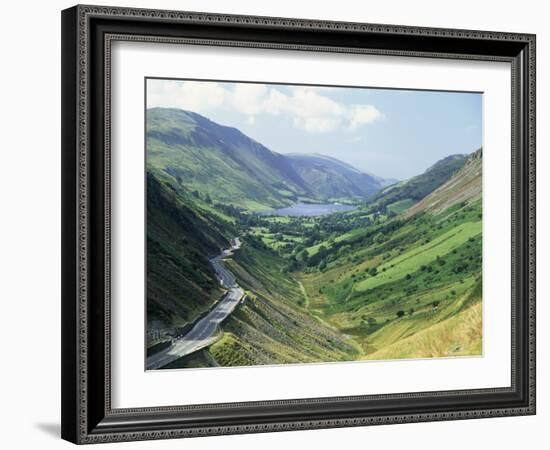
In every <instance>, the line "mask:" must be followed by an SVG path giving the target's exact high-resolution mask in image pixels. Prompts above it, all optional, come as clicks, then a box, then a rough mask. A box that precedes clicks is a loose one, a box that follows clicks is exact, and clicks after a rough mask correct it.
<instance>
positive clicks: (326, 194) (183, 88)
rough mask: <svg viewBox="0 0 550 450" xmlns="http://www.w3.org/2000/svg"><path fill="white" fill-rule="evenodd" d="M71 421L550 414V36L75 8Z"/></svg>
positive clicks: (67, 385)
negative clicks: (541, 53) (541, 234)
mask: <svg viewBox="0 0 550 450" xmlns="http://www.w3.org/2000/svg"><path fill="white" fill-rule="evenodd" d="M62 45H63V47H62V82H63V89H62V107H63V117H62V119H63V120H62V122H63V128H62V164H63V166H62V176H63V180H62V187H63V198H62V204H63V217H62V222H63V243H62V244H63V248H62V255H63V270H62V274H63V280H62V287H63V289H62V387H63V388H62V436H63V438H65V439H67V440H70V441H72V442H75V443H95V442H110V441H128V440H141V439H163V438H176V437H190V436H203V435H204V436H206V435H215V434H227V433H249V432H265V431H283V430H297V429H311V428H327V427H343V426H359V425H374V424H388V423H402V422H418V421H435V420H450V419H467V418H482V417H494V416H509V415H527V414H534V413H535V36H534V35H530V34H514V33H503V32H485V31H468V30H449V29H432V28H417V27H403V26H394V25H374V24H363V23H345V22H326V21H312V20H304V19H279V18H268V17H251V16H230V15H216V14H204V13H191V12H178V11H157V10H143V9H129V8H111V7H96V6H75V7H73V8H70V9H67V10H65V11H63V13H62Z"/></svg>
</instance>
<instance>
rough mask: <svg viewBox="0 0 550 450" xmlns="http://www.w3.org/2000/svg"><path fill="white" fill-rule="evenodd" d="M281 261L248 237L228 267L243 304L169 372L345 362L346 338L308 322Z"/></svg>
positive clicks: (349, 351) (350, 355) (350, 354)
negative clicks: (216, 334)
mask: <svg viewBox="0 0 550 450" xmlns="http://www.w3.org/2000/svg"><path fill="white" fill-rule="evenodd" d="M285 264H286V262H285V261H284V259H283V258H281V257H279V256H277V255H276V254H275V253H274V252H272V251H270V250H269V249H267V248H266V247H265V246H264V245H263V244H262V243H261V242H260V241H259V240H256V239H254V238H252V237H248V238H246V239H245V240H244V241H243V245H242V247H241V249H240V250H238V251H237V252H235V255H234V256H233V258H232V260H229V261H226V265H227V267H228V268H229V269H230V270H231V271H232V273H234V274H235V276H236V277H237V279H238V282H239V284H240V285H241V286H242V287H243V288H244V289H245V291H246V294H247V296H246V300H245V301H244V303H243V304H241V305H239V307H238V308H237V309H236V310H235V312H234V313H233V314H232V315H231V316H229V317H228V319H227V320H226V321H225V322H224V324H223V335H222V336H221V339H220V340H219V341H217V342H216V343H214V344H213V345H212V346H211V347H209V349H208V350H204V351H203V352H202V355H190V356H189V357H184V358H181V359H180V360H178V361H176V362H174V363H173V364H171V365H170V366H169V367H171V368H181V367H204V366H211V365H213V363H215V364H219V365H222V366H242V365H262V364H286V363H306V362H322V361H346V360H350V359H355V357H356V356H357V355H358V348H357V346H356V345H354V343H353V342H352V341H350V339H349V338H346V337H345V336H343V335H342V334H341V333H339V332H338V331H336V330H334V329H333V328H331V327H330V326H328V325H327V324H325V323H323V322H321V321H319V320H317V319H316V318H315V317H312V316H311V315H310V314H309V313H308V312H307V311H306V310H305V308H304V304H305V299H304V294H303V293H302V291H301V290H300V286H299V284H298V283H297V282H296V280H294V279H293V278H292V277H291V276H290V275H289V274H287V273H285V272H284V271H283V270H282V269H283V267H284V265H285Z"/></svg>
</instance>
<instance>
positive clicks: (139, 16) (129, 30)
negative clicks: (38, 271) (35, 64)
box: [62, 6, 536, 444]
mask: <svg viewBox="0 0 550 450" xmlns="http://www.w3.org/2000/svg"><path fill="white" fill-rule="evenodd" d="M245 34H246V36H247V37H248V39H245V38H244V37H243V36H244V35H245ZM251 36H254V38H255V39H254V40H251ZM117 40H126V41H143V42H155V43H159V44H162V43H186V44H194V45H217V46H232V47H235V46H242V47H255V48H265V49H289V50H303V51H317V52H319V51H321V52H339V53H343V52H346V53H357V54H360V53H361V54H382V55H394V56H410V57H430V58H451V59H477V60H485V61H506V62H510V63H511V65H512V155H513V158H512V159H513V161H512V172H513V173H512V182H513V184H512V197H513V202H512V205H513V207H512V252H513V253H512V255H513V256H512V273H513V276H512V297H513V301H512V303H513V307H512V335H513V342H512V385H511V387H510V388H499V389H477V390H468V391H464V390H461V391H445V392H443V391H440V392H423V393H414V394H395V395H371V396H359V397H331V398H318V399H305V400H304V399H294V400H284V401H282V400H281V401H268V402H249V403H236V404H235V403H233V404H217V405H194V406H179V407H178V406H174V407H155V408H136V409H118V410H117V409H112V408H111V401H110V367H111V366H110V182H111V173H110V63H111V52H110V49H111V43H112V42H113V41H117ZM535 52H536V47H535V36H534V35H531V34H515V33H500V32H487V31H470V30H450V29H441V28H437V29H436V28H425V27H405V26H397V25H377V24H363V23H348V22H333V21H319V20H304V19H287V18H271V17H256V16H236V15H221V14H205V13H195V12H178V11H160V10H148V9H130V8H118V7H99V6H75V7H73V8H70V9H68V10H65V11H63V14H62V57H63V59H62V78H63V92H62V106H63V112H62V119H63V129H62V153H63V154H62V173H63V180H62V187H63V194H62V203H63V205H62V215H63V217H62V222H63V225H62V226H63V248H62V255H63V265H62V277H63V280H62V385H63V389H62V436H63V437H64V438H65V439H67V440H70V441H72V442H75V443H82V444H83V443H98V442H112V441H131V440H143V439H165V438H174V437H191V436H206V435H216V434H238V433H250V432H271V431H284V430H298V429H312V428H329V427H347V426H361V425H374V424H389V423H404V422H423V421H440V420H453V419H469V418H482V417H499V416H511V415H528V414H534V413H535V263H536V260H535V70H536V68H535ZM449 399H450V400H451V402H447V404H446V403H445V402H446V401H447V400H449ZM222 412H223V414H221V413H222ZM228 412H230V413H232V414H234V416H232V417H231V418H230V419H228V418H227V414H228ZM221 416H224V418H223V419H222V417H221Z"/></svg>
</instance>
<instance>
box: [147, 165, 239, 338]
mask: <svg viewBox="0 0 550 450" xmlns="http://www.w3.org/2000/svg"><path fill="white" fill-rule="evenodd" d="M232 233H233V230H232V224H231V223H230V222H229V221H225V220H224V219H223V218H222V217H220V216H215V215H213V214H211V213H209V212H207V211H205V210H201V205H200V204H196V203H193V201H192V200H191V199H189V198H186V197H185V196H183V195H182V194H181V193H180V194H178V195H176V193H175V192H174V191H173V189H172V188H171V187H170V185H168V184H166V183H165V182H163V181H160V180H159V179H158V178H157V177H156V176H155V175H154V174H153V173H151V172H149V173H148V174H147V322H148V330H149V331H150V332H151V333H150V334H155V333H154V331H155V330H156V331H158V332H159V333H160V334H166V333H169V332H171V330H173V329H174V328H175V327H179V326H182V325H184V324H185V323H188V322H190V321H192V320H194V319H195V317H196V316H197V315H198V314H200V313H201V312H202V311H204V310H206V309H207V308H208V307H209V306H210V304H211V303H212V302H213V301H215V300H216V299H217V298H219V296H220V295H221V293H222V291H221V289H220V287H219V284H218V282H217V280H216V279H215V277H214V273H213V271H212V268H211V266H210V264H209V261H208V256H209V255H214V254H217V253H218V252H219V251H220V248H225V247H227V246H228V242H229V239H230V238H231V237H233V236H234V235H233V234H232ZM159 333H156V334H157V335H158V334H159ZM157 337H158V336H157Z"/></svg>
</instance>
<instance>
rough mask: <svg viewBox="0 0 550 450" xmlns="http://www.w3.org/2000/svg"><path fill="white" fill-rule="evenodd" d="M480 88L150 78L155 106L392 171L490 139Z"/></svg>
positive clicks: (271, 143) (421, 166) (424, 164)
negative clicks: (453, 89)
mask: <svg viewBox="0 0 550 450" xmlns="http://www.w3.org/2000/svg"><path fill="white" fill-rule="evenodd" d="M482 98H483V95H482V94H480V93H463V92H442V91H414V90H398V89H376V88H363V87H361V88H355V87H353V88H351V87H321V86H299V85H280V84H262V83H238V82H236V83H233V82H217V81H186V80H165V79H148V80H147V108H153V107H167V108H181V109H185V110H189V111H193V112H196V113H199V114H202V115H203V116H206V117H208V118H209V119H211V120H213V121H214V122H217V123H219V124H221V125H227V126H232V127H236V128H238V129H239V130H240V131H242V132H243V133H244V134H246V135H247V136H249V137H251V138H252V139H254V140H256V141H258V142H260V143H261V144H263V145H265V146H266V147H268V148H269V149H270V150H273V151H275V152H278V153H283V154H284V153H315V154H323V155H328V156H332V157H334V158H337V159H339V160H341V161H344V162H346V163H348V164H351V165H353V166H355V167H356V168H358V169H360V170H363V171H366V172H369V173H371V174H375V175H377V176H380V177H384V178H393V179H398V180H404V179H407V178H410V177H412V176H414V175H418V174H419V173H422V172H423V171H424V170H426V169H427V168H428V167H430V166H431V165H432V164H434V163H435V162H436V161H439V160H440V159H442V158H444V157H445V156H448V155H452V154H456V153H463V154H464V153H471V152H473V151H475V150H477V149H478V148H479V147H480V146H481V143H482V131H483V130H482Z"/></svg>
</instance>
